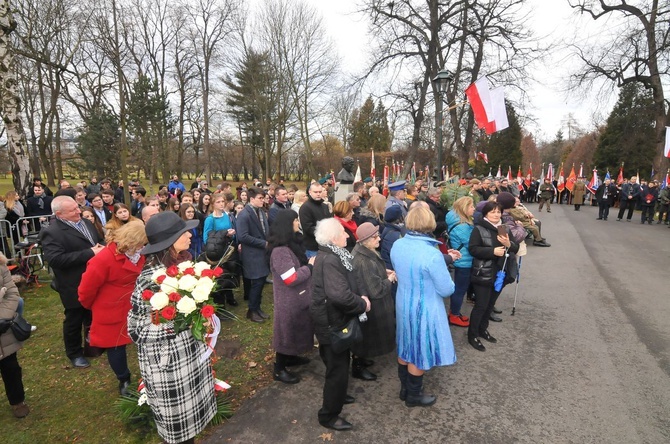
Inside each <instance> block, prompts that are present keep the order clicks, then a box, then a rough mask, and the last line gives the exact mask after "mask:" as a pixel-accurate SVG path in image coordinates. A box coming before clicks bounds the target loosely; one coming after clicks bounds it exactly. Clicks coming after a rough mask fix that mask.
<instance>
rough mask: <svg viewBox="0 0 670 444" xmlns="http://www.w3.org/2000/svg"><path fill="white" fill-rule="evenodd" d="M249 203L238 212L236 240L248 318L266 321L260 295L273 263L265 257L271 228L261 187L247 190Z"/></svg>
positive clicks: (254, 320) (266, 316)
mask: <svg viewBox="0 0 670 444" xmlns="http://www.w3.org/2000/svg"><path fill="white" fill-rule="evenodd" d="M247 195H248V196H249V203H248V204H247V206H246V207H244V209H243V210H242V211H241V212H240V214H239V215H238V216H237V224H236V227H237V241H238V242H239V244H240V246H241V259H242V270H243V277H244V293H245V299H248V300H249V309H248V310H247V319H249V320H251V321H252V322H264V321H265V319H268V318H269V316H268V315H267V314H265V313H264V312H263V310H261V298H262V296H263V285H265V278H267V276H268V274H270V267H269V265H268V263H267V260H266V258H265V247H266V246H267V241H266V238H267V235H268V233H269V231H270V226H269V224H268V220H267V216H266V215H265V211H264V210H263V199H264V197H265V196H264V193H263V190H261V189H260V188H258V187H251V188H249V190H248V191H247Z"/></svg>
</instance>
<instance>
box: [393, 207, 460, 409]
mask: <svg viewBox="0 0 670 444" xmlns="http://www.w3.org/2000/svg"><path fill="white" fill-rule="evenodd" d="M436 225H437V224H436V223H435V217H434V216H433V213H432V212H431V211H430V209H428V208H427V207H424V206H421V205H419V206H414V205H413V206H412V209H410V211H409V212H408V213H407V217H406V218H405V226H406V227H407V234H406V235H405V236H404V237H402V238H400V239H398V240H397V241H396V242H395V243H394V244H393V247H392V248H391V261H392V262H393V269H394V270H395V272H396V273H397V278H398V291H397V294H396V323H397V325H396V344H397V349H398V377H399V379H400V399H401V400H404V401H405V405H406V406H407V407H428V406H431V405H433V404H435V401H436V399H437V398H436V397H435V396H433V395H425V394H423V374H424V372H425V371H427V370H430V369H431V368H433V367H435V366H442V365H452V364H454V363H455V362H456V352H455V351H454V343H453V341H452V339H451V332H450V331H449V322H448V320H447V313H446V311H445V309H444V301H443V298H446V297H448V296H449V295H451V294H452V293H453V292H454V283H453V282H452V281H451V277H450V276H449V270H448V269H447V264H446V262H445V260H444V256H443V255H442V253H440V250H438V249H437V248H436V247H437V245H438V243H439V241H437V240H436V239H434V238H433V237H432V235H431V234H432V233H433V231H434V230H435V226H436Z"/></svg>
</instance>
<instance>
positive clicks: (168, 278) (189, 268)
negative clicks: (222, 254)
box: [142, 261, 223, 342]
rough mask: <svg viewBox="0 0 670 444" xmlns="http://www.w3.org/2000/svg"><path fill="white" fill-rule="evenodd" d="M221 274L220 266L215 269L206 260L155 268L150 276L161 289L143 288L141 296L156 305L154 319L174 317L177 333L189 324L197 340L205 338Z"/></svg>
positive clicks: (158, 321)
mask: <svg viewBox="0 0 670 444" xmlns="http://www.w3.org/2000/svg"><path fill="white" fill-rule="evenodd" d="M222 274H223V269H221V267H215V268H213V269H212V268H210V265H209V264H208V263H207V262H195V263H194V262H192V261H185V262H182V263H180V264H178V265H173V266H171V267H168V268H160V269H158V270H156V271H155V272H154V273H153V274H152V275H151V280H152V281H153V282H154V283H156V285H157V286H158V287H159V288H160V290H159V291H152V290H148V289H147V290H144V291H143V292H142V299H143V300H144V301H145V302H146V303H147V304H149V305H150V306H151V308H152V309H153V313H152V321H153V323H154V324H160V323H163V322H167V321H173V322H174V328H175V331H176V332H177V333H180V332H182V331H185V330H187V329H189V328H190V329H191V332H192V333H193V336H194V337H195V338H196V339H197V340H199V341H203V342H205V339H206V333H207V332H208V331H207V327H206V326H205V324H206V323H207V324H208V325H209V324H211V323H210V322H208V321H211V319H212V316H214V313H215V311H216V308H215V307H214V305H213V302H212V301H211V300H210V296H211V294H212V293H213V292H214V290H215V289H216V278H217V277H219V276H221V275H222Z"/></svg>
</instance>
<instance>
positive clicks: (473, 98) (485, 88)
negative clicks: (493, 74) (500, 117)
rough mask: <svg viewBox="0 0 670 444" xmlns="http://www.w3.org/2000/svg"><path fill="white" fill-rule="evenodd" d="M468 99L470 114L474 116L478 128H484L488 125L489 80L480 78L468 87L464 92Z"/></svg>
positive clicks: (489, 104) (489, 107)
mask: <svg viewBox="0 0 670 444" xmlns="http://www.w3.org/2000/svg"><path fill="white" fill-rule="evenodd" d="M465 95H466V96H467V97H468V101H469V102H470V107H471V108H472V113H473V114H474V116H475V122H477V126H478V127H479V128H485V127H486V125H488V123H489V120H490V119H489V114H490V113H491V109H492V108H491V92H490V90H489V80H488V79H487V78H486V77H482V78H480V79H478V80H477V81H475V83H473V84H472V85H470V86H468V87H467V88H466V90H465Z"/></svg>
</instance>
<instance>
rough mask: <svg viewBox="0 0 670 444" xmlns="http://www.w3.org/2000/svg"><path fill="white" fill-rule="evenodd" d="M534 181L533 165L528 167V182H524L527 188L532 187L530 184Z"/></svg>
mask: <svg viewBox="0 0 670 444" xmlns="http://www.w3.org/2000/svg"><path fill="white" fill-rule="evenodd" d="M532 180H533V164H532V163H531V164H530V166H529V167H528V173H527V174H526V180H525V181H524V182H525V183H526V186H527V187H529V186H530V182H531V181H532Z"/></svg>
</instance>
